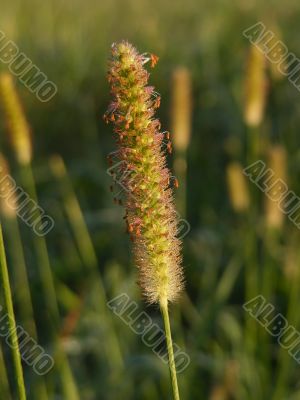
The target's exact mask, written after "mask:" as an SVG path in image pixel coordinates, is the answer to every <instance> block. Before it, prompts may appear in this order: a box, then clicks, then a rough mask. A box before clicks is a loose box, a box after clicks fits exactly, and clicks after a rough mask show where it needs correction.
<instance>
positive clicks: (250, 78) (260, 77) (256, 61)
mask: <svg viewBox="0 0 300 400" xmlns="http://www.w3.org/2000/svg"><path fill="white" fill-rule="evenodd" d="M266 95H267V77H266V58H265V56H264V54H263V53H262V52H261V51H260V50H259V49H258V48H257V47H255V46H253V45H251V47H250V50H249V57H248V65H247V68H246V82H245V97H246V98H245V106H244V119H245V122H246V124H247V125H249V126H253V127H255V126H258V125H259V124H260V123H261V122H262V119H263V116H264V111H265V104H266Z"/></svg>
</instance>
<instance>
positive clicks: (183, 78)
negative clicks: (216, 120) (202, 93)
mask: <svg viewBox="0 0 300 400" xmlns="http://www.w3.org/2000/svg"><path fill="white" fill-rule="evenodd" d="M191 115H192V95H191V76H190V72H189V70H188V69H187V68H185V67H178V68H177V69H175V71H174V72H173V76H172V106H171V120H172V121H171V126H172V133H173V145H174V149H175V150H177V151H185V150H186V149H187V147H188V145H189V143H190V136H191Z"/></svg>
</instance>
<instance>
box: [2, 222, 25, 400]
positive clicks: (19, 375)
mask: <svg viewBox="0 0 300 400" xmlns="http://www.w3.org/2000/svg"><path fill="white" fill-rule="evenodd" d="M0 273H1V280H2V283H3V294H4V301H5V306H6V310H7V313H8V316H9V318H8V324H9V335H10V337H11V342H12V343H13V346H11V349H12V356H13V362H14V368H15V373H16V379H17V388H18V396H19V399H20V400H26V392H25V384H24V377H23V370H22V363H21V355H20V350H19V345H18V336H17V332H16V320H15V315H14V309H13V302H12V295H11V289H10V284H9V276H8V270H7V263H6V256H5V249H4V242H3V234H2V226H1V224H0Z"/></svg>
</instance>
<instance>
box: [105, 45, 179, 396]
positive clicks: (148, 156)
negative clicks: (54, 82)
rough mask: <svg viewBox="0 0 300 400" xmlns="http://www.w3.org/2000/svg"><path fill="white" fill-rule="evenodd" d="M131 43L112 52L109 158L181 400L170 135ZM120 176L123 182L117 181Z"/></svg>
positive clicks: (144, 59) (144, 58)
mask: <svg viewBox="0 0 300 400" xmlns="http://www.w3.org/2000/svg"><path fill="white" fill-rule="evenodd" d="M157 60H158V57H156V56H154V55H153V54H139V53H138V52H137V50H136V49H135V48H134V47H133V46H132V45H130V44H129V43H127V42H121V43H118V44H114V45H113V46H112V56H111V61H110V66H109V73H108V80H109V82H110V85H111V94H112V97H113V100H112V102H111V104H110V106H109V108H108V111H107V112H106V114H105V115H104V118H105V120H106V121H107V122H108V121H111V122H113V124H114V132H115V135H116V138H117V145H118V150H117V151H116V152H114V153H113V155H112V156H111V157H110V158H109V159H110V163H111V164H112V170H113V171H114V175H115V180H116V181H118V182H119V183H121V184H122V187H123V188H124V189H125V192H126V195H125V208H126V215H125V220H126V223H127V230H128V232H129V234H130V237H131V239H132V241H133V246H134V254H135V261H136V265H137V267H138V269H139V283H140V287H141V289H142V292H143V294H144V295H145V297H146V299H147V300H148V302H150V303H158V304H159V306H160V309H161V313H162V316H163V320H164V326H165V333H166V342H167V349H168V355H169V368H170V376H171V383H172V389H173V397H174V400H179V390H178V384H177V376H176V367H175V362H174V353H173V344H172V337H171V329H170V321H169V311H168V303H169V302H171V301H174V300H175V299H176V298H178V296H179V294H180V292H181V291H182V288H183V272H182V267H181V255H180V246H181V243H180V241H179V239H178V238H177V232H178V228H177V218H176V211H175V208H174V203H173V194H172V189H171V187H170V183H171V174H170V171H169V170H168V168H167V166H166V155H165V153H164V152H163V150H162V145H163V143H164V144H165V147H166V149H167V150H168V151H169V152H171V151H172V147H171V142H170V134H169V133H168V132H165V133H163V132H161V131H160V128H161V126H160V122H159V120H158V119H155V117H154V113H155V109H156V108H158V107H159V104H160V96H159V94H158V93H157V92H155V90H154V88H153V87H152V86H148V78H149V72H148V71H147V70H146V69H145V68H144V65H145V64H146V63H148V62H150V63H151V67H154V66H155V64H156V62H157ZM118 174H121V176H118ZM175 186H176V182H175Z"/></svg>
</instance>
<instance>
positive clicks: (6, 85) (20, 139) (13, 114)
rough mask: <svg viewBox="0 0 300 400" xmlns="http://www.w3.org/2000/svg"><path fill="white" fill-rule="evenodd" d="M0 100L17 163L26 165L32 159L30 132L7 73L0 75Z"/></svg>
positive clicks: (10, 77) (12, 82)
mask: <svg viewBox="0 0 300 400" xmlns="http://www.w3.org/2000/svg"><path fill="white" fill-rule="evenodd" d="M0 100H1V103H2V106H3V110H4V112H5V114H6V121H7V129H8V132H9V137H10V142H11V144H12V147H13V149H14V151H15V155H16V158H17V161H18V162H19V164H21V165H27V164H29V163H30V161H31V159H32V143H31V130H30V126H29V124H28V122H27V120H26V118H25V114H24V112H23V108H22V105H21V101H20V99H19V96H18V93H17V91H16V89H15V86H14V81H13V77H12V76H11V75H10V74H9V73H2V74H0Z"/></svg>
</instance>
